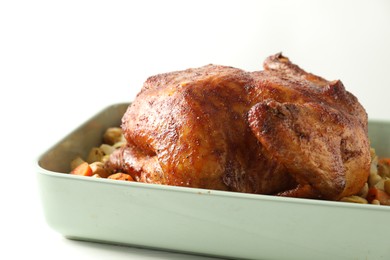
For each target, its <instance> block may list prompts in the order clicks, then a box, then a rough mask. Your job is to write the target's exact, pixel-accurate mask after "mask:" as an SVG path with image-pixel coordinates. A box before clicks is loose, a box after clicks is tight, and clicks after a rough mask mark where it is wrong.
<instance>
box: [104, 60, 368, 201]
mask: <svg viewBox="0 0 390 260" xmlns="http://www.w3.org/2000/svg"><path fill="white" fill-rule="evenodd" d="M264 68H265V70H264V71H259V72H251V73H250V72H245V71H242V70H240V69H236V68H232V67H226V66H216V65H207V66H204V67H200V68H196V69H187V70H184V71H178V72H171V73H166V74H160V75H156V76H153V77H150V78H149V79H148V80H147V81H146V82H145V84H144V86H143V88H142V90H141V92H140V93H139V94H138V95H137V98H136V99H135V100H134V102H133V103H132V104H131V105H130V106H129V108H128V110H127V112H126V113H125V115H124V117H123V119H122V128H123V132H124V135H125V138H126V140H127V141H128V145H127V147H124V148H122V149H120V150H118V151H117V152H115V153H114V154H113V155H112V156H111V159H110V161H109V162H108V167H110V168H112V169H114V171H121V172H126V173H129V174H130V175H131V176H132V177H133V178H134V179H135V180H137V181H142V182H148V183H159V184H167V185H177V186H187V187H198V188H206V189H218V190H231V191H238V192H249V193H259V194H277V195H281V196H293V197H306V198H326V199H333V200H337V199H339V198H341V197H343V196H348V195H351V194H355V193H357V192H358V191H359V190H360V189H361V187H362V186H363V185H364V183H365V181H366V180H367V177H368V174H369V166H370V149H369V142H368V137H367V115H366V112H365V110H364V109H363V107H362V106H361V105H360V104H359V102H358V100H357V99H356V98H355V97H354V96H353V95H352V94H350V93H349V92H347V91H346V90H345V89H344V87H343V85H342V83H341V82H340V81H333V82H328V81H326V80H325V79H322V78H320V77H318V76H315V75H313V74H309V73H306V72H305V71H303V70H301V69H300V68H299V67H298V66H296V65H294V64H292V63H291V62H290V61H289V60H288V59H287V58H285V57H283V56H282V55H281V54H276V55H274V56H271V57H269V58H268V59H267V60H266V61H265V63H264Z"/></svg>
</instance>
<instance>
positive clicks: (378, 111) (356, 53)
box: [0, 0, 390, 260]
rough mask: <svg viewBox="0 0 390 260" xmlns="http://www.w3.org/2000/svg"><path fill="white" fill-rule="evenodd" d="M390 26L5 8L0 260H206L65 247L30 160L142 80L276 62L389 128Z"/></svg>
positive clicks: (309, 14)
mask: <svg viewBox="0 0 390 260" xmlns="http://www.w3.org/2000/svg"><path fill="white" fill-rule="evenodd" d="M141 2H142V3H141ZM276 14H278V15H276ZM389 24H390V5H389V1H201V0H200V1H134V2H132V1H84V0H79V1H43V0H38V1H1V2H0V87H1V94H0V106H1V109H0V113H1V114H0V119H1V121H0V123H1V129H0V131H1V132H0V133H1V138H0V140H1V144H2V145H1V148H0V155H1V157H0V158H1V162H2V164H1V165H2V166H1V167H2V171H1V182H0V183H1V184H0V201H1V208H2V210H1V213H0V232H1V233H0V234H1V237H2V246H1V250H0V259H56V260H59V259H67V260H68V259H127V260H128V259H210V258H206V257H199V256H192V255H183V254H176V253H168V252H161V251H154V250H145V249H139V248H132V247H122V246H112V245H103V244H96V243H88V242H79V241H71V240H68V239H65V238H63V237H62V236H61V235H60V234H58V233H57V232H55V231H53V230H51V229H50V228H49V227H48V226H47V224H46V222H45V219H44V216H43V213H42V208H41V204H40V200H39V196H38V190H37V185H36V184H37V183H36V175H35V168H34V167H35V163H36V159H37V157H38V156H39V155H40V154H41V153H43V152H44V151H45V150H46V149H48V148H49V147H50V146H51V145H53V144H54V143H55V142H57V141H58V140H59V139H60V138H62V137H64V135H65V134H67V133H69V132H70V131H71V130H73V129H74V128H75V127H77V126H78V125H79V124H80V123H82V122H84V121H85V120H86V119H88V118H89V117H90V116H92V115H94V114H95V113H96V112H98V111H99V110H100V109H103V108H104V107H106V106H107V105H110V104H113V103H119V102H129V101H131V100H132V99H133V98H134V97H135V95H136V93H137V92H138V91H139V90H140V88H141V85H142V82H143V81H144V80H145V79H146V77H148V76H150V75H153V74H156V73H160V72H167V71H171V70H176V69H185V68H188V67H195V66H201V65H205V64H208V63H218V64H224V65H232V66H236V67H240V68H243V69H246V70H255V69H259V68H261V64H262V61H263V60H264V59H265V58H266V57H267V56H268V55H271V54H274V53H276V52H279V51H283V52H284V54H285V55H286V56H288V57H290V58H291V59H292V60H293V61H295V62H297V63H298V64H300V65H301V66H302V67H303V68H305V69H307V70H308V71H312V72H315V73H317V74H319V75H321V76H324V77H326V78H329V79H337V78H341V79H342V81H343V82H344V84H345V85H346V88H347V89H348V90H350V91H351V92H353V93H354V94H355V95H356V96H357V97H358V98H359V100H360V101H361V102H362V104H363V105H364V106H365V107H366V109H367V112H368V114H369V117H371V118H378V119H385V120H388V119H390V113H389V112H388V111H390V110H389V109H388V108H385V107H384V106H383V104H387V105H386V106H388V100H389V96H390V77H389V74H390V69H389V68H390V51H389V46H390V26H389ZM4 256H7V257H4Z"/></svg>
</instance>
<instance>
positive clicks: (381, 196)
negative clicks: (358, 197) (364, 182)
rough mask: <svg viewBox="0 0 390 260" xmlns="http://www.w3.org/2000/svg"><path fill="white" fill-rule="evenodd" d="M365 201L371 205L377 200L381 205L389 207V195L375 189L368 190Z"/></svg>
mask: <svg viewBox="0 0 390 260" xmlns="http://www.w3.org/2000/svg"><path fill="white" fill-rule="evenodd" d="M367 200H368V201H369V202H370V203H371V202H372V201H373V200H378V201H379V202H380V203H381V205H390V195H389V194H387V193H386V192H385V191H383V190H380V189H377V188H375V187H373V188H370V189H369V190H368V194H367Z"/></svg>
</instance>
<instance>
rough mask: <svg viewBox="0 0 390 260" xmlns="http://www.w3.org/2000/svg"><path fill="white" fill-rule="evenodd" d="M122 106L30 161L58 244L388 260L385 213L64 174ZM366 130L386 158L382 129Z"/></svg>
mask: <svg viewBox="0 0 390 260" xmlns="http://www.w3.org/2000/svg"><path fill="white" fill-rule="evenodd" d="M127 106H128V104H115V105H112V106H109V107H107V108H106V109H104V110H102V111H101V112H100V113H98V114H97V115H96V116H94V117H93V118H91V119H90V120H88V121H87V122H86V123H84V124H83V125H82V126H80V127H79V128H77V129H76V130H75V131H73V132H72V133H71V134H69V135H68V136H67V137H65V138H64V139H63V140H62V141H60V142H59V143H57V144H56V145H54V146H53V147H52V148H51V149H49V150H48V151H47V152H45V153H44V154H43V155H42V156H40V157H39V159H38V162H37V172H38V174H37V177H38V183H39V188H40V195H41V200H42V204H43V209H44V214H45V217H46V220H47V223H48V224H49V225H50V226H51V227H52V228H53V229H54V230H56V231H58V232H59V233H61V234H62V235H64V236H65V237H67V238H70V239H77V240H87V241H95V242H102V243H111V244H120V245H129V246H137V247H146V248H153V249H160V250H169V251H177V252H185V253H190V254H200V255H209V256H217V257H224V258H231V259H300V260H302V259H317V260H318V259H354V260H357V259H364V260H367V259H390V246H389V240H388V238H389V234H390V225H389V219H390V207H386V206H376V205H361V204H351V203H342V202H330V201H317V200H308V199H294V198H281V197H274V196H266V195H254V194H243V193H234V192H226V191H216V190H204V189H194V188H183V187H172V186H163V185H154V184H145V183H136V182H124V181H115V180H109V179H97V178H88V177H80V176H74V175H69V174H65V173H67V172H69V162H70V161H71V160H72V159H74V158H75V157H76V156H77V155H80V154H81V155H84V156H85V155H86V153H87V152H88V151H89V149H90V148H91V147H93V146H96V145H98V144H99V142H100V140H101V136H102V134H103V132H104V131H105V129H107V128H108V127H110V126H118V125H119V124H120V119H121V117H122V115H123V113H124V111H125V110H126V108H127ZM369 131H370V136H371V142H372V146H373V147H374V148H375V149H376V151H377V153H378V154H379V155H380V156H390V123H389V122H379V121H376V122H370V125H369Z"/></svg>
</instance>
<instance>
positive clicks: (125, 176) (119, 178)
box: [108, 172, 134, 181]
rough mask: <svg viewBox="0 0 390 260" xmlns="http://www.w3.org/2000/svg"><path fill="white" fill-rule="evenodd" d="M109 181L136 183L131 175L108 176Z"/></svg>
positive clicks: (115, 174)
mask: <svg viewBox="0 0 390 260" xmlns="http://www.w3.org/2000/svg"><path fill="white" fill-rule="evenodd" d="M108 179H111V180H122V181H134V179H133V177H131V176H130V175H129V174H126V173H121V172H118V173H114V174H111V175H110V176H108Z"/></svg>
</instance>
